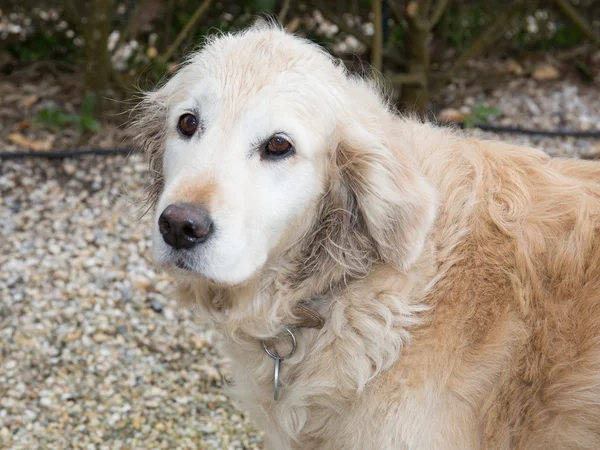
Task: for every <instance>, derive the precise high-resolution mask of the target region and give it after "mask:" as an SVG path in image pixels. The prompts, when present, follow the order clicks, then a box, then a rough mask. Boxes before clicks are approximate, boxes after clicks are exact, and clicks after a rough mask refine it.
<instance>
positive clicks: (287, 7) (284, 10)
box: [277, 0, 290, 24]
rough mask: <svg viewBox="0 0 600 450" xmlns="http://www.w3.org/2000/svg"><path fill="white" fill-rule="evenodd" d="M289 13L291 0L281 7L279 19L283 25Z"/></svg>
mask: <svg viewBox="0 0 600 450" xmlns="http://www.w3.org/2000/svg"><path fill="white" fill-rule="evenodd" d="M289 11H290V0H283V5H282V6H281V11H279V14H278V15H277V18H278V19H279V23H281V24H283V23H284V22H285V18H286V16H287V15H288V12H289Z"/></svg>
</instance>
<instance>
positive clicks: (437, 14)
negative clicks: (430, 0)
mask: <svg viewBox="0 0 600 450" xmlns="http://www.w3.org/2000/svg"><path fill="white" fill-rule="evenodd" d="M446 6H448V0H438V2H437V3H436V4H435V6H434V8H433V13H432V14H431V19H429V21H428V24H429V29H430V30H433V28H434V27H435V26H436V25H437V24H438V22H439V21H440V19H441V18H442V15H443V14H444V11H445V10H446Z"/></svg>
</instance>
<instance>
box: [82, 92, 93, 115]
mask: <svg viewBox="0 0 600 450" xmlns="http://www.w3.org/2000/svg"><path fill="white" fill-rule="evenodd" d="M95 104H96V94H94V93H93V92H89V91H88V92H86V93H85V96H84V97H83V101H82V102H81V115H82V116H85V115H91V113H92V111H93V110H94V105H95Z"/></svg>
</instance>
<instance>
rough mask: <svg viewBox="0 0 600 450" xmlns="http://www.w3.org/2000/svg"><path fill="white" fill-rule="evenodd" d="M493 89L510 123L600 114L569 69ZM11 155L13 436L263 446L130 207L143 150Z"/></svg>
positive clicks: (5, 220)
mask: <svg viewBox="0 0 600 450" xmlns="http://www.w3.org/2000/svg"><path fill="white" fill-rule="evenodd" d="M507 92H510V96H507ZM474 100H477V101H479V100H480V99H474ZM484 100H487V101H488V103H496V104H498V103H499V104H500V105H499V107H500V108H501V109H503V110H504V111H505V113H506V114H505V117H504V120H505V121H504V124H509V123H511V121H512V123H515V124H532V125H531V126H534V125H535V126H539V127H545V128H548V129H553V128H556V127H557V126H561V125H564V126H565V128H566V127H569V126H573V127H574V128H575V127H576V128H581V126H580V125H581V123H582V121H583V122H585V123H591V127H597V126H598V124H599V123H600V107H598V96H597V93H596V91H595V90H578V89H577V88H576V89H575V90H573V85H569V84H568V83H565V84H563V85H562V88H561V89H559V90H557V89H556V88H553V89H551V90H549V89H546V90H544V89H543V88H538V87H535V86H533V87H532V86H529V85H527V84H524V85H520V86H514V89H513V91H510V90H507V89H503V90H499V91H498V92H497V93H492V94H491V96H489V97H487V98H486V99H484ZM532 104H533V105H535V107H532V106H531V105H532ZM468 106H469V105H468V102H467V104H466V105H465V107H468ZM531 108H533V110H531ZM508 114H510V116H509V115H508ZM583 116H586V118H585V119H582V117H583ZM507 117H509V118H507ZM532 117H534V119H532ZM555 117H564V118H565V120H564V121H563V123H562V124H561V123H557V122H556V120H555ZM499 120H503V119H502V118H501V119H499ZM559 122H560V121H559ZM474 133H475V134H477V135H479V136H485V137H496V136H494V135H492V134H491V133H482V132H480V131H475V132H474ZM500 138H502V139H506V140H509V141H513V142H518V143H520V144H525V145H531V146H536V147H539V148H542V149H544V150H546V151H547V152H549V153H551V154H553V155H565V156H570V157H577V156H579V155H581V154H585V155H587V156H590V152H592V153H593V152H596V153H600V142H599V141H593V140H583V139H572V138H566V139H552V138H532V137H528V136H517V135H505V136H500ZM0 164H1V167H0V224H1V226H0V367H1V369H0V447H2V448H14V449H37V448H40V449H49V448H52V449H61V448H86V449H119V448H129V449H154V448H170V449H180V448H181V449H188V448H189V449H192V448H202V449H227V448H234V449H238V448H260V447H261V436H260V433H259V432H257V431H256V430H255V429H254V428H253V426H252V424H251V423H250V422H249V421H248V420H247V419H246V417H245V415H244V414H243V413H242V412H240V411H238V410H236V409H235V408H234V406H233V405H232V403H231V402H230V401H229V400H228V399H227V397H226V396H225V395H224V394H223V392H222V390H221V387H222V376H223V375H224V376H227V374H228V365H227V361H226V360H225V359H223V358H222V357H221V356H220V355H219V354H218V353H217V352H216V350H215V348H214V345H213V344H214V340H215V338H216V336H215V335H214V333H212V332H211V331H210V330H209V329H207V328H204V327H203V326H202V325H200V321H199V318H198V317H194V316H193V314H192V313H191V312H190V311H188V310H185V309H178V308H177V307H176V305H175V303H174V302H173V300H172V295H171V292H170V290H171V287H172V285H171V282H170V280H169V279H168V278H167V277H166V276H165V275H163V274H161V273H156V272H155V271H154V269H153V268H152V265H151V262H150V260H149V246H150V224H149V220H150V217H148V216H146V217H145V218H143V219H142V220H141V221H135V220H132V219H131V218H130V217H129V216H130V214H129V213H128V212H127V210H128V209H130V208H129V207H128V203H127V201H126V200H125V199H124V198H123V196H122V194H123V193H124V192H134V193H135V192H138V191H139V188H140V186H141V185H142V184H143V182H144V179H146V177H147V173H146V169H145V166H144V165H143V164H142V162H141V161H140V160H139V159H138V158H137V157H132V158H129V159H125V158H122V157H109V158H100V157H85V158H81V159H78V160H65V161H46V160H22V161H1V162H0Z"/></svg>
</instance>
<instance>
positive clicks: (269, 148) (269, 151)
mask: <svg viewBox="0 0 600 450" xmlns="http://www.w3.org/2000/svg"><path fill="white" fill-rule="evenodd" d="M293 151H294V147H292V144H290V142H289V141H288V140H287V139H285V138H282V137H281V136H273V137H272V138H271V139H269V141H268V142H267V145H266V146H265V150H264V154H265V156H266V157H268V158H273V159H277V158H284V157H286V156H288V155H290V154H292V152H293Z"/></svg>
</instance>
